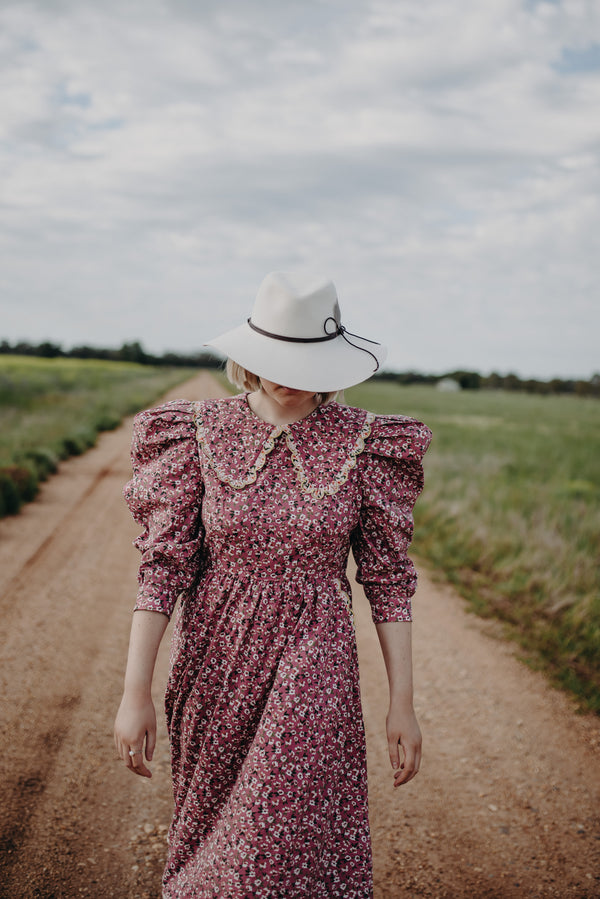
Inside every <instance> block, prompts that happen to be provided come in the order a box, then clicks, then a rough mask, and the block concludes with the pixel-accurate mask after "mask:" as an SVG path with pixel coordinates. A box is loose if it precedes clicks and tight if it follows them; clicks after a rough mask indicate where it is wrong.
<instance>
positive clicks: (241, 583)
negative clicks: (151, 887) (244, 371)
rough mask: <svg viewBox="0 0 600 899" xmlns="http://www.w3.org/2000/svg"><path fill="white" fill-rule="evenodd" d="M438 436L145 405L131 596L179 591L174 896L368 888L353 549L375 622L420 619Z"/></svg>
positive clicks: (219, 409)
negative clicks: (420, 552)
mask: <svg viewBox="0 0 600 899" xmlns="http://www.w3.org/2000/svg"><path fill="white" fill-rule="evenodd" d="M430 437H431V435H430V431H429V430H428V428H426V427H425V426H424V425H422V424H421V423H420V422H417V421H415V420H413V419H410V418H404V417H401V416H375V415H373V414H371V413H368V412H365V411H363V410H360V409H354V408H350V407H348V406H344V405H340V404H338V403H335V402H333V403H330V404H328V405H325V406H321V407H319V408H318V409H316V410H315V411H314V412H312V413H311V414H310V415H309V416H308V417H306V418H304V419H302V420H301V421H297V422H294V423H292V424H289V425H283V426H281V425H278V426H274V425H272V424H269V423H267V422H265V421H263V420H262V419H260V418H258V417H257V416H256V415H255V414H254V413H253V412H252V410H251V408H250V406H249V404H248V399H247V395H245V394H243V395H240V396H237V397H231V398H228V399H218V400H206V401H201V402H197V403H192V402H187V401H179V402H171V403H167V404H166V405H164V406H161V407H159V408H155V409H151V410H149V411H146V412H142V413H141V414H140V415H138V416H137V418H136V422H135V428H134V439H133V448H132V458H133V468H134V476H133V479H132V480H131V481H130V482H129V483H128V484H127V486H126V488H125V496H126V499H127V502H128V504H129V506H130V508H131V510H132V513H133V516H134V518H135V520H136V521H137V522H138V523H139V524H140V525H142V526H143V533H142V534H141V536H140V537H139V538H138V539H137V541H136V545H137V547H138V548H139V549H140V551H141V553H142V562H141V566H140V573H139V582H140V589H139V595H138V600H137V605H136V608H137V609H148V610H153V611H157V612H162V613H164V614H165V615H167V616H170V615H171V613H172V612H173V609H174V607H175V604H176V601H177V599H178V598H179V600H180V602H179V606H178V611H177V616H176V622H175V629H174V636H173V643H172V649H171V669H170V675H169V680H168V684H167V692H166V710H167V723H168V729H169V737H170V743H171V758H172V772H173V789H174V799H175V808H174V816H173V821H172V824H171V828H170V832H169V851H168V858H167V864H166V868H165V873H164V880H163V889H164V894H163V895H164V896H165V897H169V899H175V897H177V899H191V897H197V899H208V897H219V899H246V897H253V899H267V897H269V899H275V897H281V899H295V897H297V899H300V897H302V899H321V897H323V899H325V897H327V899H330V897H344V899H365V897H369V896H371V895H372V872H371V846H370V837H369V823H368V809H367V776H366V762H365V737H364V727H363V721H362V713H361V705H360V692H359V680H358V665H357V655H356V643H355V637H354V629H353V621H352V607H351V599H350V586H349V583H348V580H347V577H346V564H347V560H348V554H349V551H350V548H352V550H353V553H354V556H355V559H356V562H357V568H358V575H357V577H358V580H359V582H360V583H362V584H363V585H364V589H365V592H366V595H367V597H368V599H369V601H370V603H371V607H372V613H373V619H374V620H375V621H376V622H380V621H409V620H410V617H411V611H410V598H411V596H412V594H413V593H414V590H415V586H416V575H415V570H414V568H413V565H412V563H411V562H410V560H409V559H408V558H407V556H406V550H407V547H408V545H409V543H410V540H411V536H412V508H413V505H414V503H415V500H416V499H417V496H418V495H419V493H420V492H421V489H422V485H423V473H422V466H421V459H422V456H423V454H424V452H425V450H426V449H427V446H428V444H429V440H430Z"/></svg>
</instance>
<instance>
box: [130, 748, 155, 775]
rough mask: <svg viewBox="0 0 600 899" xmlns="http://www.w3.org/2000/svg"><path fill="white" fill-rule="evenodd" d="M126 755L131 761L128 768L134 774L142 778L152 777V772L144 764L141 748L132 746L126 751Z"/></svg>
mask: <svg viewBox="0 0 600 899" xmlns="http://www.w3.org/2000/svg"><path fill="white" fill-rule="evenodd" d="M127 755H128V757H129V759H130V760H131V766H130V767H131V769H132V771H133V772H134V773H135V774H140V775H141V776H142V777H152V772H151V771H150V769H149V768H147V767H146V765H145V764H144V750H143V747H136V746H132V747H131V749H129V750H128V752H127Z"/></svg>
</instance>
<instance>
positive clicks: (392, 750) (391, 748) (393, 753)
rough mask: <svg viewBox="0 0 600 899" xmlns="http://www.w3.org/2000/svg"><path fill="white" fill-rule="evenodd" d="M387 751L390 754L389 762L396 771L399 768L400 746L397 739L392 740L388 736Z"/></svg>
mask: <svg viewBox="0 0 600 899" xmlns="http://www.w3.org/2000/svg"><path fill="white" fill-rule="evenodd" d="M388 752H389V754H390V764H391V766H392V768H393V769H394V770H395V771H396V770H397V769H399V768H400V747H399V745H398V740H397V739H396V740H395V741H394V740H390V738H389V737H388Z"/></svg>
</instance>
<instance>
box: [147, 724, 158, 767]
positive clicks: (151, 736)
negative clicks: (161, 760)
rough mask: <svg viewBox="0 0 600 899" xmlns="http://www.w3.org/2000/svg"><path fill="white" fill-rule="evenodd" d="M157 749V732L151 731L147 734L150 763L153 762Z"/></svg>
mask: <svg viewBox="0 0 600 899" xmlns="http://www.w3.org/2000/svg"><path fill="white" fill-rule="evenodd" d="M155 749H156V731H155V730H149V731H148V733H147V734H146V758H147V759H148V761H149V762H151V761H152V756H153V755H154V750H155Z"/></svg>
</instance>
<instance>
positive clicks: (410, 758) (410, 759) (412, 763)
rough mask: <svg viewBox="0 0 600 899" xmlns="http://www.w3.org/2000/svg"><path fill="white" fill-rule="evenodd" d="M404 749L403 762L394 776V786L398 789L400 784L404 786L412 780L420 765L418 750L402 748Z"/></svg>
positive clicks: (411, 747) (415, 748)
mask: <svg viewBox="0 0 600 899" xmlns="http://www.w3.org/2000/svg"><path fill="white" fill-rule="evenodd" d="M403 749H404V761H403V763H402V765H401V766H400V769H399V770H398V771H396V772H395V774H394V786H395V787H399V786H401V785H402V784H406V783H408V782H409V780H412V779H413V777H414V776H415V774H416V773H417V771H418V770H419V764H420V749H418V747H413V746H410V747H403Z"/></svg>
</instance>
